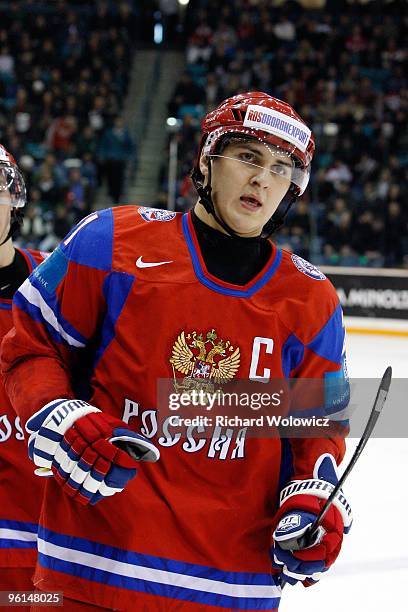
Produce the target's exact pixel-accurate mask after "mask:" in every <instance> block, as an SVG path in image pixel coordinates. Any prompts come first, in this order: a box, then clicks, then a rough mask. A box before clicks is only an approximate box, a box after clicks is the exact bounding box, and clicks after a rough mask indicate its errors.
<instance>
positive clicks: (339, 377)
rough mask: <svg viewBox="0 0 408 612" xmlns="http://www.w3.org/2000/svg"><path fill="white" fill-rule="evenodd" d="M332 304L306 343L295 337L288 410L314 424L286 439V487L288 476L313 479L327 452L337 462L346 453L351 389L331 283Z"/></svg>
mask: <svg viewBox="0 0 408 612" xmlns="http://www.w3.org/2000/svg"><path fill="white" fill-rule="evenodd" d="M330 303H331V306H330ZM329 308H330V309H331V311H332V312H331V314H330V316H329V317H328V318H327V320H326V321H325V322H324V323H323V325H321V328H320V330H319V331H318V332H317V333H316V334H315V335H314V336H313V337H312V338H311V339H307V341H304V342H301V341H300V340H297V339H294V340H293V341H292V344H291V347H290V351H291V357H292V359H291V365H292V367H291V369H290V371H288V372H287V374H288V377H289V378H290V379H291V383H292V394H291V395H292V398H291V410H290V414H291V416H293V417H294V418H296V417H303V418H304V419H305V421H306V422H308V423H310V426H307V427H304V426H302V427H301V428H296V430H295V432H296V433H295V435H294V436H293V437H291V435H290V433H289V434H288V436H287V437H286V439H284V440H283V445H282V448H283V451H282V471H281V485H282V486H284V485H285V484H286V483H287V482H288V481H289V480H293V479H305V478H312V477H313V471H314V467H315V465H316V462H317V460H318V459H319V457H321V456H322V455H324V454H326V453H329V454H330V455H333V457H334V459H335V461H336V463H337V464H340V462H341V461H342V459H343V457H344V453H345V449H346V445H345V438H346V436H347V434H348V430H349V426H348V418H347V416H348V411H347V406H348V403H349V400H350V388H349V380H348V375H347V367H346V355H345V329H344V325H343V314H342V310H341V306H340V304H339V303H338V299H337V295H336V294H335V291H334V288H332V287H331V288H330V291H329ZM323 309H324V308H321V309H320V312H321V310H323ZM317 312H319V310H317ZM315 423H316V426H315V425H314V424H315Z"/></svg>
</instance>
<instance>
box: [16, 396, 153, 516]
mask: <svg viewBox="0 0 408 612" xmlns="http://www.w3.org/2000/svg"><path fill="white" fill-rule="evenodd" d="M26 430H27V432H28V433H30V434H31V435H30V438H29V441H28V453H29V456H30V458H31V459H32V460H33V461H34V463H35V465H36V466H38V468H39V470H36V473H37V474H41V475H51V474H53V475H54V477H55V479H56V480H57V481H58V483H59V484H60V485H61V486H62V488H63V489H64V491H65V492H66V493H67V494H68V495H69V496H70V497H73V498H74V499H76V500H77V501H78V502H80V503H81V504H83V505H86V504H96V503H97V502H98V501H100V500H101V499H104V498H105V497H110V496H111V495H114V494H115V493H120V492H121V491H123V489H124V488H125V486H126V484H127V483H128V482H129V480H131V479H132V478H134V476H136V471H137V462H138V461H157V460H158V459H159V457H160V453H159V450H158V449H157V448H156V447H155V446H154V445H153V444H152V443H151V442H150V441H149V440H148V439H147V438H144V437H143V436H141V435H139V434H137V433H135V432H134V431H132V430H131V429H130V428H129V426H128V425H127V424H126V423H125V422H124V421H121V420H120V419H117V418H115V417H112V416H110V415H108V414H105V413H103V412H101V411H100V410H99V409H98V408H95V406H91V405H90V404H88V403H87V402H84V401H82V400H66V399H58V400H54V401H52V402H50V403H49V404H47V405H46V406H44V407H43V408H41V410H39V411H38V412H36V413H35V414H33V416H32V417H31V418H30V419H29V420H28V421H27V423H26Z"/></svg>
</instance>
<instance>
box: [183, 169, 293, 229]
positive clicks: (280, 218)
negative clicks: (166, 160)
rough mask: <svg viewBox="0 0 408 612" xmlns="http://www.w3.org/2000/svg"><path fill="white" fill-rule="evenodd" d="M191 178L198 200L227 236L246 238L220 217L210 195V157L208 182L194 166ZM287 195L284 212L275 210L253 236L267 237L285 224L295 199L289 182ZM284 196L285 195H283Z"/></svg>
mask: <svg viewBox="0 0 408 612" xmlns="http://www.w3.org/2000/svg"><path fill="white" fill-rule="evenodd" d="M191 180H192V181H193V184H194V187H195V188H196V190H197V193H198V196H199V198H200V199H199V202H200V204H202V205H203V206H204V208H205V210H206V211H207V212H208V213H209V214H210V215H212V216H213V217H214V219H215V220H216V221H217V223H219V225H221V227H222V228H223V229H224V230H225V231H226V232H227V234H228V235H229V236H231V237H232V238H236V239H238V240H247V238H244V237H243V236H239V234H237V233H236V232H235V231H234V230H233V229H232V227H230V226H229V225H228V223H227V222H226V221H224V219H223V218H222V217H221V215H220V214H219V213H218V212H217V210H216V208H215V205H214V202H213V199H212V197H211V191H212V188H211V158H210V159H209V161H208V182H207V185H205V186H204V185H203V183H202V182H201V181H200V178H199V172H198V171H197V169H196V168H194V170H193V171H192V173H191ZM287 196H289V199H288V201H287V202H286V205H285V209H284V212H283V213H281V214H279V215H277V214H276V212H275V213H274V214H273V215H272V217H271V218H270V219H269V221H267V223H266V224H265V225H264V227H263V228H262V231H261V233H260V234H259V236H255V238H265V239H266V238H269V237H270V236H271V234H273V233H274V232H276V231H277V230H278V229H280V228H281V227H282V226H283V225H284V224H285V217H286V215H287V213H288V212H289V209H290V207H291V206H292V204H293V203H294V202H295V201H296V199H297V195H296V194H295V193H294V185H293V184H291V186H290V187H289V190H288V192H287ZM285 197H286V196H285Z"/></svg>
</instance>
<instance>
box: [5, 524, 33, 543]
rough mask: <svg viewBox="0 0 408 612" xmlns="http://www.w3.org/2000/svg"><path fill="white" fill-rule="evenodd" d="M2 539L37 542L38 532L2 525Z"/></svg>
mask: <svg viewBox="0 0 408 612" xmlns="http://www.w3.org/2000/svg"><path fill="white" fill-rule="evenodd" d="M0 539H3V540H22V541H23V542H36V541H37V534H36V533H32V532H31V531H22V530H20V529H4V528H2V527H0Z"/></svg>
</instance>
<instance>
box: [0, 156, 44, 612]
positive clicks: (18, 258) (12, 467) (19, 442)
mask: <svg viewBox="0 0 408 612" xmlns="http://www.w3.org/2000/svg"><path fill="white" fill-rule="evenodd" d="M25 204H26V189H25V184H24V179H23V177H22V175H21V173H20V171H19V169H18V167H17V165H16V162H15V160H14V158H13V157H12V156H11V155H10V154H9V153H8V152H7V151H6V149H5V148H4V147H3V146H2V145H0V335H1V337H2V338H3V336H4V335H5V334H6V333H7V332H8V331H9V330H10V329H11V327H12V325H13V323H12V313H11V307H12V298H13V295H14V293H15V291H16V290H17V289H18V287H19V286H20V285H21V283H22V282H23V281H24V280H25V279H26V278H27V276H28V275H29V274H30V273H31V272H32V271H33V269H34V268H35V267H36V266H37V265H38V263H40V262H41V261H43V259H44V256H43V255H42V254H41V253H39V252H37V251H31V250H28V249H19V248H16V247H14V246H13V242H12V237H13V236H14V235H15V233H16V231H17V229H18V227H19V225H20V223H21V221H22V218H23V215H22V212H21V211H22V208H23V207H24V206H25ZM0 397H1V406H0V591H32V590H33V583H32V582H31V578H32V575H33V573H34V567H35V563H36V559H37V528H38V526H37V523H38V516H39V513H40V503H41V500H42V491H43V482H42V481H41V479H39V478H38V477H37V476H35V475H34V469H35V466H34V468H33V464H32V462H31V461H30V460H29V459H28V457H27V451H26V444H25V443H24V441H27V435H26V434H25V433H24V430H23V427H22V425H21V423H20V419H19V417H18V416H17V415H16V414H15V412H14V410H13V409H12V407H11V405H10V402H9V400H8V397H7V395H6V393H5V390H4V388H3V386H2V385H1V386H0ZM25 609H26V608H25Z"/></svg>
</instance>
